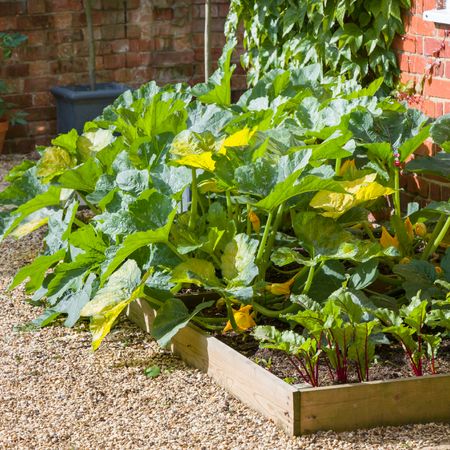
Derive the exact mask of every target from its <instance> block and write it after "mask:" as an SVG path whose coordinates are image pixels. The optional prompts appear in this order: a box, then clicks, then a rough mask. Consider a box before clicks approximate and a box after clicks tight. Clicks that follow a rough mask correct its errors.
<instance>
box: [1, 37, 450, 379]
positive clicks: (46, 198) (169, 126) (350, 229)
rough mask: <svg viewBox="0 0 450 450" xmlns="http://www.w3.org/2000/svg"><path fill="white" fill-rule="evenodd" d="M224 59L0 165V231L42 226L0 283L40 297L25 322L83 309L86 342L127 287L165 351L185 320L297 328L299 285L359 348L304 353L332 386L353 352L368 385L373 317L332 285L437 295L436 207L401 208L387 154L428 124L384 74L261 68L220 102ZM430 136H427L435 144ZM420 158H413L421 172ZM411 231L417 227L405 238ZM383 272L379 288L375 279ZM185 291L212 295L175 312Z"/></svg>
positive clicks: (111, 318) (378, 294)
mask: <svg viewBox="0 0 450 450" xmlns="http://www.w3.org/2000/svg"><path fill="white" fill-rule="evenodd" d="M232 51H233V44H230V45H229V46H228V47H227V48H226V51H225V52H224V55H223V56H222V58H221V60H220V65H219V66H220V67H219V69H218V71H217V72H216V73H215V74H213V75H212V76H211V77H210V78H209V80H208V81H207V82H206V83H202V84H200V85H197V86H194V87H192V88H191V87H188V86H187V85H183V84H177V85H168V86H165V87H162V88H161V87H158V86H157V85H156V84H155V83H154V82H150V83H148V84H146V85H144V86H142V87H141V88H139V89H137V90H135V91H128V92H126V93H124V94H123V95H122V96H121V97H120V98H118V99H117V100H116V101H115V102H114V104H113V105H111V106H109V107H107V108H106V109H105V110H104V112H103V114H102V115H101V116H100V117H98V118H97V119H95V120H94V121H92V122H88V123H86V124H85V128H84V132H83V133H82V134H81V135H78V134H77V132H76V131H75V130H72V131H71V132H70V133H67V134H63V135H60V136H58V137H56V138H55V139H54V140H53V141H52V142H51V145H50V146H48V147H40V148H39V149H38V150H39V152H40V154H41V158H40V160H39V161H38V162H33V161H26V162H23V163H22V164H20V165H19V166H17V167H16V168H14V169H13V170H12V171H11V172H10V174H9V175H8V181H9V182H10V185H9V187H7V188H6V189H5V190H4V191H3V192H1V193H0V205H1V206H2V210H1V212H0V238H1V239H5V238H6V237H8V236H13V237H16V238H20V237H22V236H24V235H26V234H27V233H30V232H31V231H33V230H35V229H37V228H39V227H42V226H44V225H46V226H47V227H48V232H47V235H46V238H45V246H44V249H43V253H42V254H41V255H40V256H38V258H37V259H36V260H35V261H33V262H32V263H31V264H29V265H27V266H25V267H23V268H22V269H21V270H20V271H19V272H18V273H17V275H16V277H15V278H14V280H13V282H12V284H11V288H14V287H16V286H17V285H18V284H20V283H22V282H25V288H26V290H27V293H29V294H30V295H32V298H33V300H34V301H35V302H40V303H41V304H42V305H44V306H45V312H44V313H43V314H42V315H41V316H40V317H38V318H37V319H36V320H35V321H34V323H35V325H38V326H44V325H48V324H50V323H51V322H53V321H54V320H56V319H57V318H59V317H64V318H65V325H67V326H73V325H74V324H75V323H76V322H77V320H79V318H80V317H85V318H89V320H90V324H91V325H90V327H91V331H92V334H93V348H94V349H95V348H97V347H98V346H99V345H100V343H101V341H102V340H103V338H104V337H105V336H106V335H107V333H108V332H109V330H110V329H111V327H112V326H113V324H114V322H115V320H116V319H117V317H118V316H119V315H120V313H121V312H122V311H124V309H125V307H126V306H127V305H128V304H130V303H131V302H132V301H134V300H135V299H136V298H138V297H140V298H146V299H147V300H148V301H149V302H150V303H151V305H153V306H154V307H155V308H157V309H158V311H159V313H158V318H157V321H156V322H155V327H154V330H153V332H154V335H155V337H156V338H157V339H158V340H159V342H160V343H161V344H162V345H165V344H167V343H168V342H169V341H170V339H171V337H172V336H173V335H174V334H175V333H176V332H177V331H178V330H179V329H180V328H181V327H183V326H185V325H186V324H187V323H188V322H189V321H194V322H195V323H196V324H198V325H200V326H202V327H204V328H205V329H208V330H217V331H219V330H223V329H224V328H225V329H227V330H229V329H233V330H234V331H236V332H243V331H245V330H246V329H247V328H250V327H251V326H253V325H254V323H258V322H259V323H263V322H264V320H265V318H275V319H278V320H283V321H286V320H288V321H289V320H294V319H293V318H294V317H297V315H298V318H299V320H300V318H301V317H302V314H303V313H302V306H301V305H300V304H299V303H298V302H296V301H295V298H296V297H295V296H298V295H303V296H306V295H307V296H308V297H310V298H311V299H312V300H313V301H314V302H316V303H317V304H320V305H321V308H322V305H323V304H325V305H328V306H327V308H331V307H332V306H331V305H334V306H333V308H335V307H339V311H340V312H339V314H341V313H342V314H345V318H342V317H341V316H340V315H338V316H339V317H338V316H336V318H335V319H334V320H336V321H337V322H339V323H342V324H346V326H347V327H348V330H349V331H348V333H350V334H352V336H354V337H353V338H352V339H353V340H356V341H358V344H357V345H356V344H355V345H356V346H353V347H352V346H351V345H350V344H349V341H348V339H347V337H346V336H347V335H346V336H338V335H336V336H335V337H333V338H330V336H331V335H330V334H329V333H328V332H327V333H328V334H327V336H328V338H329V339H331V340H330V343H329V344H327V345H325V346H324V345H323V343H322V342H319V339H318V338H317V339H316V341H317V343H316V347H315V349H314V348H308V349H304V350H302V352H306V353H302V355H309V356H307V357H308V358H310V359H311V361H310V364H312V365H313V366H314V361H315V360H314V358H315V355H316V353H317V352H319V350H320V351H322V352H328V353H327V354H328V355H329V358H330V361H332V363H331V364H332V367H333V368H334V370H335V371H336V374H337V375H336V376H337V378H339V379H342V380H344V378H345V372H346V370H347V369H346V364H347V363H346V362H345V361H347V360H350V361H353V362H352V364H353V363H354V364H356V365H357V367H358V376H359V378H360V379H361V380H365V379H367V378H368V365H369V362H370V360H371V358H372V356H371V355H372V347H371V346H369V342H370V339H368V337H369V336H370V335H371V333H372V331H373V327H374V326H375V322H373V324H371V321H367V320H365V319H364V318H363V319H361V322H360V323H358V320H359V319H357V317H358V316H357V314H356V312H355V311H353V312H351V313H350V311H347V310H345V308H344V303H342V305H341V303H339V302H343V300H342V301H341V300H339V299H340V297H339V296H338V297H339V298H336V299H334V297H332V294H333V293H334V292H335V291H336V290H338V289H340V288H346V287H348V288H350V289H354V290H358V291H361V292H363V294H364V295H365V296H366V297H368V299H369V300H370V301H371V302H373V303H374V304H376V305H384V306H386V305H388V306H389V307H390V308H396V307H398V306H399V305H401V304H402V303H407V302H408V301H410V300H411V298H412V297H413V296H414V295H416V294H417V291H418V290H419V289H421V290H422V294H423V295H424V298H427V299H429V300H430V301H431V300H438V299H441V298H443V296H444V297H445V293H446V292H445V291H446V289H447V288H446V287H445V286H446V284H445V283H448V282H450V278H449V277H450V271H449V270H448V267H447V266H448V257H443V255H442V251H441V248H442V244H443V243H445V242H446V225H445V224H446V223H447V217H448V208H447V206H448V205H447V204H446V203H439V205H434V206H432V205H430V206H429V207H428V209H427V208H424V209H422V210H418V209H417V208H414V207H412V206H410V208H409V212H410V214H409V216H408V217H409V218H406V217H405V213H404V208H402V205H401V204H400V203H399V195H398V194H399V191H400V187H399V183H398V176H399V170H397V169H399V168H398V167H397V164H396V161H397V159H398V160H399V161H400V164H401V165H403V162H404V161H406V160H407V158H408V156H409V155H410V154H411V153H412V152H413V151H414V150H415V149H416V148H417V147H418V146H419V145H420V144H421V143H422V142H423V141H424V140H425V139H426V138H427V137H428V136H429V133H430V127H429V123H428V122H429V121H428V119H427V118H426V117H425V116H423V115H422V114H421V113H419V112H417V111H413V110H410V109H408V108H407V107H406V106H405V105H403V104H401V103H398V102H397V101H395V100H393V99H390V98H383V97H382V96H381V94H380V88H381V85H382V82H383V80H381V79H376V80H375V81H373V82H372V83H371V84H370V85H368V86H367V87H366V88H362V87H361V86H359V85H358V83H357V82H356V81H354V80H350V81H349V80H345V78H339V77H338V78H334V79H331V78H329V77H328V76H326V75H325V74H324V73H323V70H322V68H321V66H320V64H312V65H307V66H305V67H302V68H297V69H291V70H289V71H285V70H280V69H277V70H273V71H270V72H268V73H267V74H266V75H265V76H264V77H261V79H260V80H258V82H257V83H255V86H254V87H252V88H250V89H248V90H247V91H246V92H245V93H244V94H243V95H242V96H241V97H240V99H239V100H238V101H237V102H236V103H234V104H233V103H232V102H231V87H230V81H231V74H232V72H233V67H232V65H231V53H232ZM394 124H395V126H394ZM439 129H440V128H439V124H435V125H433V128H432V130H434V135H435V136H439V137H436V139H440V140H442V139H445V138H444V137H442V136H441V135H440V134H439ZM442 142H443V143H444V145H443V149H444V150H443V151H446V149H447V147H446V144H445V142H446V141H445V140H444V141H442ZM396 155H399V156H396ZM409 164H411V163H408V164H407V165H406V167H404V168H403V167H402V169H404V170H407V169H408V166H409ZM418 166H420V162H419V161H418V160H417V162H415V166H414V167H413V169H414V170H419V169H418ZM429 167H430V162H429V161H428V160H424V165H423V167H422V168H421V169H420V170H422V169H423V170H428V169H429ZM188 188H189V189H190V191H191V196H190V200H189V201H186V196H185V195H183V194H184V193H185V192H186V190H187V189H188ZM380 205H384V207H387V208H390V207H392V209H393V210H394V214H393V216H392V225H390V224H389V223H387V222H383V223H373V221H371V220H370V219H369V218H370V214H369V213H370V212H371V211H373V210H374V209H376V208H378V207H380ZM446 205H447V206H446ZM446 208H447V209H446ZM437 216H439V217H441V216H443V217H444V219H443V220H441V218H439V219H438V223H436V217H437ZM418 223H420V224H426V225H427V226H428V227H429V229H430V231H431V230H433V231H431V236H428V234H427V233H425V236H418V235H413V236H412V237H411V234H410V228H413V229H415V228H414V227H416V226H417V224H418ZM435 223H436V225H434V224H435ZM381 225H382V226H384V227H385V229H386V232H388V229H389V230H390V231H391V233H392V234H393V235H391V234H389V236H390V238H391V239H390V240H389V239H388V238H387V234H386V233H385V234H384V236H383V235H382V233H381V230H382V228H381ZM416 228H417V227H416ZM422 234H424V233H422ZM397 242H398V243H399V244H397ZM430 242H433V244H432V247H431V248H430V249H429V250H428V253H429V257H428V256H427V257H426V258H425V259H421V258H422V257H421V255H422V253H421V249H422V246H423V245H425V246H426V247H428V245H430V244H429V243H430ZM405 255H407V256H408V257H409V258H410V260H409V261H406V263H405V260H404V258H405ZM432 258H433V259H432ZM419 260H421V261H419ZM431 261H432V262H431ZM439 262H440V266H439V267H440V269H441V271H440V272H437V271H436V270H435V269H434V267H435V266H434V264H437V263H439ZM430 266H431V268H433V271H432V273H431V271H430ZM411 278H414V280H415V281H416V284H414V288H412V287H410V283H409V280H410V279H411ZM380 281H381V282H383V283H384V284H387V286H388V289H387V290H382V291H379V290H377V289H376V285H377V283H379V282H380ZM347 285H348V286H347ZM186 289H196V290H200V291H204V290H207V291H212V292H214V293H215V294H216V295H217V298H219V300H217V301H213V300H209V301H205V302H201V303H200V304H198V305H196V306H189V305H187V304H186V303H185V302H184V301H183V300H182V299H181V298H182V297H181V296H180V295H179V294H180V293H182V292H184V290H186ZM414 289H415V292H413V290H414ZM339 295H340V294H339ZM343 295H344V294H343ZM344 297H345V295H344ZM333 299H334V300H333ZM327 301H328V302H329V303H327ZM339 305H340V306H339ZM347 306H348V305H347ZM344 310H345V312H343V311H344ZM333 311H334V310H333ZM354 314H356V316H355V315H354ZM301 320H304V319H301ZM369 324H370V325H369ZM304 326H305V327H306V324H305V325H304ZM325 334H326V333H325V331H324V336H325ZM344 338H345V342H346V343H345V344H343V343H342V339H344ZM364 339H366V340H367V342H368V344H367V345H368V347H367V349H366V350H365V353H361V351H360V347H359V345H360V342H361V341H362V340H364ZM353 340H352V341H351V342H353ZM319 344H320V348H319ZM295 345H297V344H295ZM305 345H313V344H312V343H311V342H310V343H309V344H305ZM331 352H334V354H335V357H334V359H333V357H332V356H331V354H332V353H331ZM302 357H303V356H302ZM366 359H367V361H366ZM308 364H309V363H308ZM314 373H315V372H314V370H310V371H308V372H307V373H305V376H306V377H309V378H311V379H314Z"/></svg>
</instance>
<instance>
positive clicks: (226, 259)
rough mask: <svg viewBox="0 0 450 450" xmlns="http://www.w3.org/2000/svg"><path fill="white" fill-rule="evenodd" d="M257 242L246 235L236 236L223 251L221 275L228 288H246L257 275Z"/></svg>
mask: <svg viewBox="0 0 450 450" xmlns="http://www.w3.org/2000/svg"><path fill="white" fill-rule="evenodd" d="M257 249H258V241H257V240H256V239H252V238H250V237H248V236H247V235H246V234H244V233H241V234H237V235H236V236H235V237H234V239H233V240H232V241H231V242H229V243H228V244H227V245H226V246H225V249H224V252H223V255H222V266H221V269H222V275H223V277H224V278H225V279H226V280H227V282H228V283H229V285H230V286H239V285H244V286H248V285H249V284H250V283H251V282H252V281H253V279H254V278H255V277H256V276H257V275H258V267H257V266H256V264H255V255H256V251H257Z"/></svg>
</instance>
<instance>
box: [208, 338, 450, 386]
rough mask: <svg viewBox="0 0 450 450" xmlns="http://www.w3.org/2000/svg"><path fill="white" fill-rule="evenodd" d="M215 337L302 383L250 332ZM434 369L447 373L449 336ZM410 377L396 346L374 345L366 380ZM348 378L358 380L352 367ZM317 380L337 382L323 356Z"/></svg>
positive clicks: (288, 365) (285, 359)
mask: <svg viewBox="0 0 450 450" xmlns="http://www.w3.org/2000/svg"><path fill="white" fill-rule="evenodd" d="M216 337H217V338H218V339H219V340H221V341H222V342H224V343H225V344H227V345H228V346H229V347H231V348H233V349H235V350H236V351H238V352H239V353H241V354H242V355H244V356H246V357H247V358H249V359H251V360H252V361H254V362H255V363H257V364H259V365H260V366H262V367H264V368H265V369H267V370H269V371H270V372H272V373H273V374H274V375H276V376H277V377H278V378H281V379H283V380H285V381H287V382H288V383H290V384H299V383H304V380H303V379H302V378H301V377H300V376H299V375H298V372H297V371H296V369H295V367H294V366H293V365H292V363H291V362H290V360H289V358H288V357H287V355H286V354H284V353H283V352H280V351H277V350H271V349H264V348H263V349H260V348H259V345H258V342H257V341H256V340H255V339H254V338H253V337H252V336H250V335H244V334H241V335H238V334H236V333H228V334H222V335H218V336H216ZM435 368H436V373H437V374H450V339H444V340H443V342H442V344H441V347H440V349H439V351H438V355H437V358H436V361H435ZM424 374H425V375H429V374H431V371H430V368H429V367H426V368H424ZM413 376H414V374H413V372H412V370H411V368H410V366H409V362H408V361H407V359H406V357H405V354H404V352H403V350H402V349H401V347H400V345H398V344H392V345H389V346H387V345H382V346H378V347H377V351H376V362H375V364H373V365H372V366H371V367H370V371H369V381H374V380H395V379H397V378H408V377H413ZM348 381H349V383H357V382H358V377H357V374H356V370H355V369H354V368H353V367H350V369H349V380H348ZM319 383H320V386H331V385H334V384H337V382H335V381H334V379H333V378H332V376H331V374H330V371H329V369H328V366H327V364H326V363H325V360H324V359H322V360H321V362H320V364H319Z"/></svg>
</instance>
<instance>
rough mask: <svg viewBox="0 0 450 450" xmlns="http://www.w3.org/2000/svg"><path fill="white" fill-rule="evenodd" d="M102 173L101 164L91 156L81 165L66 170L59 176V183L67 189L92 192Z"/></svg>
mask: <svg viewBox="0 0 450 450" xmlns="http://www.w3.org/2000/svg"><path fill="white" fill-rule="evenodd" d="M101 175H102V169H101V167H100V165H99V164H98V163H97V162H96V161H95V160H94V159H92V158H90V159H88V160H87V161H86V162H85V163H84V164H82V165H81V166H78V167H76V168H74V169H69V170H67V171H65V172H64V173H63V174H62V175H61V176H60V177H59V178H58V183H59V184H60V185H61V187H63V188H66V189H74V190H76V191H81V192H85V193H90V192H93V191H94V190H95V185H96V183H97V180H98V179H99V178H100V176H101Z"/></svg>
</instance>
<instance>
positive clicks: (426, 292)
mask: <svg viewBox="0 0 450 450" xmlns="http://www.w3.org/2000/svg"><path fill="white" fill-rule="evenodd" d="M393 271H394V273H396V274H398V275H400V276H401V277H402V278H403V279H404V282H403V285H402V286H403V289H405V292H406V296H407V297H408V298H409V299H412V298H413V297H415V296H416V295H417V293H418V292H419V291H421V292H422V296H423V297H424V298H428V299H430V298H435V297H436V298H439V296H440V295H441V294H442V291H441V290H440V289H439V288H438V287H437V286H436V285H435V284H434V282H435V280H436V270H435V269H434V266H433V264H431V263H429V262H428V261H418V260H412V261H411V262H410V263H409V264H397V265H395V266H394V268H393Z"/></svg>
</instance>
